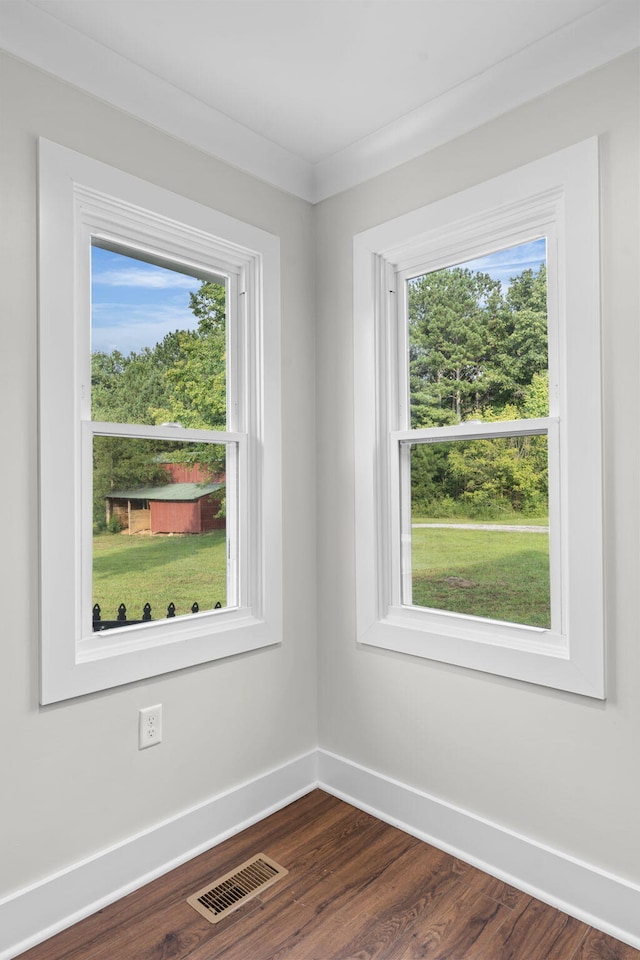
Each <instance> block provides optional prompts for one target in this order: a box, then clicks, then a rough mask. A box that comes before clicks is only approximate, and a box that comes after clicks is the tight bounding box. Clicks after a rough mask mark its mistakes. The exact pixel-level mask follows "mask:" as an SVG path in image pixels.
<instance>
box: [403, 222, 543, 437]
mask: <svg viewBox="0 0 640 960" xmlns="http://www.w3.org/2000/svg"><path fill="white" fill-rule="evenodd" d="M407 316H408V324H409V331H408V349H409V406H410V426H411V427H412V428H417V427H431V426H445V425H447V424H453V423H460V422H462V421H463V420H472V419H482V420H487V419H488V420H517V419H520V418H521V417H525V418H526V417H545V416H548V412H549V401H548V382H549V380H548V335H547V280H546V241H545V240H544V239H540V240H535V241H532V242H530V243H524V244H520V245H518V246H515V247H510V248H508V249H506V250H501V251H499V252H497V253H492V254H490V255H488V256H485V257H481V258H479V259H477V260H469V261H467V262H466V263H461V264H458V265H457V266H453V267H447V268H446V269H443V270H436V271H434V272H433V273H427V274H424V275H423V276H420V277H415V278H414V279H411V280H409V281H408V282H407Z"/></svg>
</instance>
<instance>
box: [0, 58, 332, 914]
mask: <svg viewBox="0 0 640 960" xmlns="http://www.w3.org/2000/svg"><path fill="white" fill-rule="evenodd" d="M0 85H1V88H2V91H3V93H2V106H1V109H2V117H1V124H0V130H1V136H2V146H1V150H0V198H1V199H0V202H1V205H2V206H1V222H2V230H1V235H2V239H1V242H2V258H1V263H2V283H1V285H0V286H1V295H2V307H1V313H0V323H1V324H2V338H1V341H0V343H1V347H0V349H1V351H2V353H1V357H2V375H1V376H0V396H1V402H0V409H1V410H2V411H3V412H2V453H1V457H2V469H1V470H0V503H1V504H3V510H2V552H1V560H0V564H1V565H2V576H1V577H0V592H1V601H0V608H1V615H0V638H1V639H0V744H1V746H0V771H1V773H0V778H1V782H2V787H1V789H0V810H1V816H0V897H2V896H3V895H4V894H7V893H10V892H11V891H13V890H16V889H19V888H20V887H22V886H23V885H25V884H27V883H30V882H33V881H36V880H37V879H39V878H40V877H44V876H46V875H48V874H50V873H51V872H53V871H56V870H59V869H61V868H63V867H64V866H66V865H67V864H71V863H73V862H75V861H77V860H79V859H81V858H83V857H86V856H88V855H90V854H91V853H93V852H94V851H98V850H100V849H102V848H104V847H106V846H108V845H110V844H112V843H115V842H117V841H119V840H122V839H124V838H126V837H128V836H130V835H132V834H134V833H136V832H137V831H140V830H144V829H145V828H147V827H150V826H152V825H153V824H154V823H157V822H160V821H162V820H164V819H165V818H167V817H169V816H171V815H173V814H176V813H179V812H181V811H183V810H185V809H186V808H188V807H190V806H192V805H194V804H196V803H198V802H200V801H202V800H205V799H208V798H210V797H212V796H214V795H215V794H217V793H219V792H221V791H224V790H227V789H230V788H231V787H233V786H234V785H236V784H238V783H241V782H243V781H245V780H249V779H252V778H253V777H255V776H257V775H259V774H260V773H261V772H263V771H266V770H268V769H270V768H272V767H274V766H277V765H279V764H281V763H284V762H285V761H287V760H289V759H291V758H293V757H295V756H298V755H300V754H302V753H305V752H306V751H308V750H310V749H312V748H313V747H314V746H315V744H316V678H315V651H316V645H315V640H316V638H315V615H314V610H315V580H316V574H315V540H314V538H315V513H316V508H315V438H314V421H315V410H314V401H315V397H314V386H313V385H314V377H315V367H314V364H315V357H314V349H315V345H314V331H313V307H312V305H313V263H312V257H311V253H312V217H313V210H312V208H311V207H310V206H309V205H308V204H306V203H304V202H303V201H301V200H297V199H295V198H293V197H291V196H288V195H287V194H285V193H282V192H280V191H278V190H275V189H273V188H271V187H269V186H267V185H265V184H263V183H261V182H259V181H257V180H255V179H253V178H251V177H248V176H246V175H244V174H242V173H240V172H238V171H236V170H234V169H232V168H231V167H228V166H226V165H224V164H222V163H218V162H216V161H215V160H212V159H211V158H210V157H208V156H205V155H204V154H202V153H199V152H198V151H196V150H193V149H191V148H189V147H187V146H185V145H184V144H182V143H180V142H178V141H177V140H174V139H172V138H170V137H168V136H166V135H164V134H162V133H160V132H158V131H157V130H155V129H153V128H151V127H149V126H146V125H145V124H143V123H140V122H138V121H136V120H133V119H132V118H130V117H128V116H126V115H125V114H123V113H121V112H119V111H117V110H114V109H112V108H110V107H108V106H106V105H105V104H103V103H101V102H100V101H98V100H95V99H92V98H91V97H88V96H85V95H83V94H82V93H80V92H79V91H77V90H76V89H74V88H73V87H71V86H68V85H66V84H64V83H61V82H58V81H56V80H54V79H52V78H50V77H48V76H46V75H45V74H43V73H41V72H39V71H37V70H34V69H32V68H31V67H28V66H26V65H24V64H23V63H20V62H19V61H17V60H14V59H12V58H9V57H6V56H2V57H0ZM38 136H44V137H47V138H48V139H50V140H54V141H56V142H58V143H61V144H63V145H64V146H67V147H70V148H72V149H74V150H78V151H80V152H82V153H85V154H87V155H89V156H92V157H95V158H96V159H99V160H102V161H105V162H107V163H110V164H112V165H114V166H116V167H120V168H122V169H124V170H127V171H129V172H130V173H132V174H135V175H137V176H139V177H143V178H145V179H147V180H150V181H152V182H154V183H156V184H159V185H160V186H163V187H166V188H168V189H170V190H174V191H176V192H178V193H182V194H184V195H186V196H188V197H191V198H193V199H194V200H197V201H199V202H200V203H204V204H208V205H210V206H212V207H214V208H216V209H218V210H222V211H224V212H225V213H229V214H231V215H233V216H234V217H237V218H238V219H240V220H245V221H247V222H249V223H253V224H255V225H257V226H259V227H262V228H264V229H266V230H268V231H271V232H272V233H275V234H277V235H278V236H279V237H280V240H281V257H282V307H283V310H282V343H283V347H282V369H283V377H284V379H283V476H284V484H283V490H282V496H283V503H284V505H285V511H284V516H285V519H284V555H285V561H284V611H285V612H284V636H283V643H282V645H281V646H280V647H278V648H273V649H269V650H264V651H261V652H257V653H255V654H252V655H248V656H243V657H238V658H234V659H230V660H227V661H221V662H217V663H214V664H211V665H207V666H202V667H199V668H194V669H189V670H184V671H181V672H179V673H175V674H171V675H169V676H166V677H163V678H159V679H155V680H149V681H146V682H143V683H137V684H133V685H131V686H127V687H122V688H119V689H116V690H113V691H109V692H105V693H101V694H98V695H95V696H90V697H84V698H81V699H78V700H75V701H70V702H67V703H62V704H59V705H56V706H52V707H49V708H44V709H43V708H39V707H38V687H37V676H38V669H37V620H36V611H37V595H38V579H37V562H38V537H37V516H36V510H37V500H38V497H37V419H36V293H37V288H36V138H37V137H38ZM158 702H161V703H162V704H163V706H164V738H163V743H162V744H161V745H160V746H158V747H154V748H153V749H151V750H146V751H142V752H139V751H138V749H137V711H138V708H139V707H142V706H147V705H150V704H155V703H158ZM242 704H245V705H246V707H242ZM240 707H241V708H240ZM231 718H233V720H232V721H231Z"/></svg>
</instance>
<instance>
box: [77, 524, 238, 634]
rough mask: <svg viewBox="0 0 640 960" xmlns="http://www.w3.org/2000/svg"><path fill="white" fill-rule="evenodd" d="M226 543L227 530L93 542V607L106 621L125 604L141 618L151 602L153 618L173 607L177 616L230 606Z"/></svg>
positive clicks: (105, 538)
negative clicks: (197, 609)
mask: <svg viewBox="0 0 640 960" xmlns="http://www.w3.org/2000/svg"><path fill="white" fill-rule="evenodd" d="M226 593H227V587H226V540H225V531H224V530H213V531H212V532H211V533H202V534H192V535H189V534H174V535H172V536H162V535H156V536H145V535H141V534H137V535H134V536H128V535H127V534H110V533H104V534H97V535H96V536H94V538H93V603H94V604H95V603H99V604H100V609H101V615H102V619H103V620H111V619H115V618H116V616H117V610H118V606H119V605H120V604H121V603H124V604H125V606H126V608H127V616H128V617H130V618H131V619H139V618H140V617H141V616H142V608H143V607H144V605H145V603H150V604H151V610H152V616H153V618H154V620H155V619H160V618H161V617H164V616H166V611H167V606H168V605H169V603H171V602H173V603H174V604H175V606H176V615H180V614H185V613H190V612H191V605H192V604H193V602H194V601H197V602H198V604H199V605H200V609H201V610H210V609H212V608H213V607H214V606H215V605H216V603H217V602H218V601H220V603H221V604H222V606H224V605H225V603H226Z"/></svg>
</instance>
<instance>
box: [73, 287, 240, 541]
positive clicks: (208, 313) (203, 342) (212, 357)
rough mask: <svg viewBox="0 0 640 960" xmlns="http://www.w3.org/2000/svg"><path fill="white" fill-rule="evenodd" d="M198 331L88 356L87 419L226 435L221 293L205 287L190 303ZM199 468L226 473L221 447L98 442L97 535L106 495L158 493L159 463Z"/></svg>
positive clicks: (162, 474) (162, 473)
mask: <svg viewBox="0 0 640 960" xmlns="http://www.w3.org/2000/svg"><path fill="white" fill-rule="evenodd" d="M189 297H190V302H189V307H190V310H191V312H192V313H193V315H194V317H195V318H196V320H197V325H196V327H195V329H192V330H175V331H173V332H172V333H169V334H167V335H166V336H165V337H164V338H163V339H162V340H161V341H160V342H158V343H156V344H155V345H154V346H153V347H144V348H142V349H141V350H138V351H132V352H131V353H129V354H128V355H127V356H125V355H124V354H122V353H121V352H120V351H119V350H112V351H111V352H106V351H99V350H98V351H94V352H93V353H92V355H91V416H92V419H93V420H95V421H108V422H113V423H137V424H162V423H179V424H181V426H183V427H187V428H192V429H207V430H225V429H226V407H227V400H226V392H227V391H226V308H225V288H224V286H222V285H221V284H216V283H212V282H210V281H205V282H203V283H202V284H201V286H200V288H199V289H198V291H197V292H195V293H191V294H190V295H189ZM167 458H170V459H171V460H173V461H175V462H185V463H195V462H198V463H202V464H204V465H206V466H209V467H210V469H211V471H212V473H214V474H216V473H220V472H224V449H223V448H221V446H220V445H219V444H216V445H211V444H188V445H185V444H184V443H182V444H181V443H180V442H179V441H176V442H175V443H173V442H171V441H165V440H162V441H155V440H136V439H131V438H125V437H95V438H94V446H93V522H94V529H95V530H97V531H99V530H102V529H104V528H105V525H106V518H105V497H106V496H108V494H109V493H110V492H111V491H114V490H122V489H131V488H136V487H140V486H146V485H154V486H159V485H162V484H165V483H168V482H169V480H170V477H169V475H168V473H167V471H166V470H165V469H164V467H163V465H162V461H163V460H166V459H167Z"/></svg>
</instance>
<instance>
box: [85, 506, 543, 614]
mask: <svg viewBox="0 0 640 960" xmlns="http://www.w3.org/2000/svg"><path fill="white" fill-rule="evenodd" d="M429 519H431V522H447V523H448V522H452V523H456V522H458V523H463V522H464V523H468V522H470V521H467V520H458V521H455V520H453V521H450V520H449V519H448V518H429ZM414 522H416V523H426V522H429V520H428V519H427V518H415V520H414ZM478 522H480V521H478ZM491 522H492V523H493V522H494V521H491ZM511 522H512V523H513V522H514V521H513V520H512V521H511ZM524 522H525V523H527V524H531V525H537V526H546V518H544V517H543V518H538V519H536V518H527V519H526V520H525V521H524ZM225 554H226V551H225V533H224V531H223V530H214V531H212V532H211V533H206V534H198V535H179V534H176V535H174V536H160V535H157V536H142V535H136V536H127V535H126V534H99V535H97V536H95V537H94V563H93V602H94V603H99V604H100V608H101V611H102V618H103V619H104V620H109V619H115V617H116V615H117V609H118V606H119V604H120V603H124V604H125V605H126V607H127V613H128V615H129V617H131V618H132V619H136V618H138V617H140V616H141V615H142V608H143V606H144V604H145V603H147V602H148V603H150V604H151V609H152V615H153V617H154V619H155V618H158V619H159V618H160V617H162V616H164V615H165V614H166V609H167V605H168V604H169V603H170V602H171V601H172V602H173V603H175V605H176V613H177V614H178V615H180V614H186V613H189V612H190V610H191V604H192V603H193V602H194V601H195V600H197V602H198V603H199V605H200V609H201V610H207V609H211V608H212V607H214V606H215V604H216V602H217V601H220V602H221V603H222V605H223V606H224V604H225V600H226V558H225ZM412 562H413V578H412V580H413V603H414V604H415V605H418V606H423V607H433V608H435V609H437V610H450V611H452V612H454V613H466V614H470V615H472V616H478V617H489V618H491V619H494V620H506V621H509V622H511V623H527V624H531V625H532V626H537V627H549V626H550V622H549V619H550V613H549V541H548V537H547V536H545V535H544V534H540V533H515V532H506V531H505V532H504V533H502V532H501V531H483V530H456V529H450V528H445V529H438V528H435V529H434V528H431V529H430V528H424V527H423V528H415V527H414V528H413V530H412Z"/></svg>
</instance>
